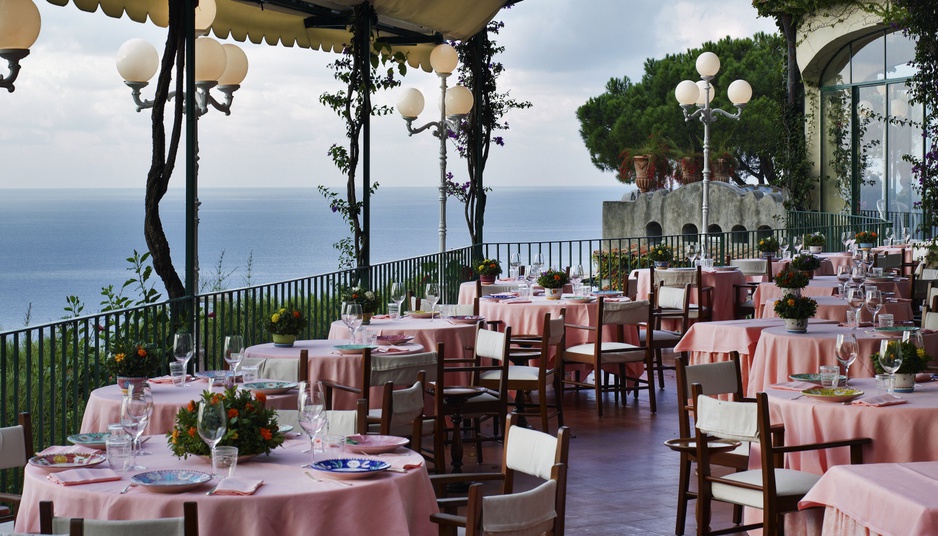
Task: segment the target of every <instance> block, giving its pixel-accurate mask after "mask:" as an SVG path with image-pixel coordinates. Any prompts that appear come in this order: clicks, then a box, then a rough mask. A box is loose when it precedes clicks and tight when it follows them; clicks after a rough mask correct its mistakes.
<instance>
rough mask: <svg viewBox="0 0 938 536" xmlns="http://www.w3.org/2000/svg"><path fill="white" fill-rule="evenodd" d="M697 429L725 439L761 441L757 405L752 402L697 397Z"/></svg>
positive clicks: (703, 396)
mask: <svg viewBox="0 0 938 536" xmlns="http://www.w3.org/2000/svg"><path fill="white" fill-rule="evenodd" d="M696 409H697V423H696V425H697V428H698V429H700V431H702V432H705V433H707V434H710V435H714V436H717V437H722V438H724V439H737V440H739V441H752V442H756V443H757V442H758V441H759V422H758V414H757V413H758V411H757V408H756V405H755V404H753V403H750V402H727V401H725V400H717V399H715V398H710V397H709V396H706V395H700V396H699V397H697V404H696Z"/></svg>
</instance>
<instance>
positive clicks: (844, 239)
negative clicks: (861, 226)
mask: <svg viewBox="0 0 938 536" xmlns="http://www.w3.org/2000/svg"><path fill="white" fill-rule="evenodd" d="M851 238H853V234H852V233H851V232H850V231H844V232H843V233H841V234H840V243H841V244H843V245H844V251H847V249H849V248H848V246H850V239H851Z"/></svg>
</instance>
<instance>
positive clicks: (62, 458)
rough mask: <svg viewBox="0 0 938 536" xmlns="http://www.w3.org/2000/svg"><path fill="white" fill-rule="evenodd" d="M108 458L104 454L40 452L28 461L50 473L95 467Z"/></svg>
mask: <svg viewBox="0 0 938 536" xmlns="http://www.w3.org/2000/svg"><path fill="white" fill-rule="evenodd" d="M105 460H107V457H106V456H104V455H103V454H79V453H74V452H66V453H61V454H40V455H38V456H33V457H32V458H30V459H29V460H28V462H27V463H29V465H32V466H33V467H38V468H40V469H43V470H45V471H48V472H50V473H57V472H59V471H64V470H66V469H77V468H80V467H94V466H95V465H98V464H100V463H103V462H104V461H105Z"/></svg>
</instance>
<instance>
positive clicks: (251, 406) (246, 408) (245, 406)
mask: <svg viewBox="0 0 938 536" xmlns="http://www.w3.org/2000/svg"><path fill="white" fill-rule="evenodd" d="M244 410H245V411H254V406H253V405H251V403H250V402H248V403H247V404H245V405H244Z"/></svg>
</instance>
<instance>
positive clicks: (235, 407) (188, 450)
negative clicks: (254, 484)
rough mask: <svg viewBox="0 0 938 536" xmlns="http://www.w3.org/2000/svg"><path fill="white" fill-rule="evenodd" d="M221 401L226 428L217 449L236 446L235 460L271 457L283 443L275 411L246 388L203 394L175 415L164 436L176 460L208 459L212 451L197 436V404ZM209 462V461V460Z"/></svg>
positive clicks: (263, 396)
mask: <svg viewBox="0 0 938 536" xmlns="http://www.w3.org/2000/svg"><path fill="white" fill-rule="evenodd" d="M213 398H214V399H215V400H221V401H223V402H224V405H225V409H226V410H227V413H228V429H227V430H226V431H225V435H224V436H223V437H222V439H221V441H220V442H219V443H218V446H230V447H238V458H239V460H240V459H243V457H245V456H256V455H258V454H268V455H269V454H270V451H271V450H273V449H275V448H277V447H279V446H280V445H282V444H283V440H284V435H283V433H282V432H280V425H279V423H278V422H277V411H276V410H274V409H269V408H268V407H267V396H266V395H265V394H263V393H252V392H251V391H249V390H247V389H236V388H231V389H228V390H227V391H225V392H224V393H212V392H210V391H203V392H202V400H201V401H195V400H190V401H189V403H188V404H186V405H185V406H183V407H182V408H180V409H179V412H178V413H176V421H175V425H174V426H173V429H172V430H170V431H169V433H168V434H166V439H167V444H168V445H169V449H170V450H172V451H173V454H175V455H176V456H177V457H180V458H188V457H189V455H190V454H191V455H194V456H203V457H205V456H210V455H211V449H209V447H208V445H207V444H206V443H205V441H202V438H201V437H200V436H199V434H198V432H197V430H198V414H199V403H200V402H207V401H209V400H212V399H213ZM209 463H211V458H209Z"/></svg>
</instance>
